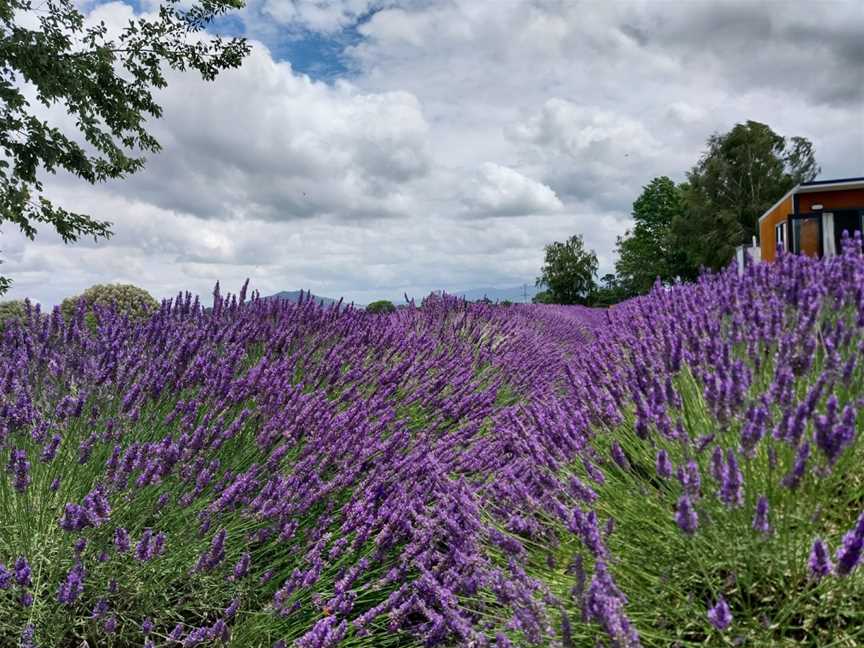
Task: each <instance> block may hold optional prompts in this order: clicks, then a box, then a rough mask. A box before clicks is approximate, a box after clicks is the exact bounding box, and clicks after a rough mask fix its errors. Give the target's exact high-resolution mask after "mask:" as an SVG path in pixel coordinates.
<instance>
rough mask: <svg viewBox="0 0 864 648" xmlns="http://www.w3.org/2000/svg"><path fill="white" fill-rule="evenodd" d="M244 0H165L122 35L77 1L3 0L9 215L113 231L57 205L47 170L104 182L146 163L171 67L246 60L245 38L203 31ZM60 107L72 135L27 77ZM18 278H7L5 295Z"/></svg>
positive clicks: (3, 192) (1, 129)
mask: <svg viewBox="0 0 864 648" xmlns="http://www.w3.org/2000/svg"><path fill="white" fill-rule="evenodd" d="M242 6H243V2H242V0H200V2H198V3H195V4H193V5H192V6H191V7H190V6H189V5H188V4H186V3H181V2H180V0H165V2H163V4H162V5H161V6H160V7H159V12H158V16H156V17H146V16H145V17H137V18H135V19H133V20H130V21H129V24H128V25H127V26H126V27H125V28H123V29H122V30H121V31H120V32H119V33H117V34H111V33H110V32H109V29H108V27H107V26H106V25H105V24H104V23H100V24H98V25H92V26H87V25H86V23H85V19H84V16H83V15H82V14H81V12H80V11H79V10H78V9H77V8H76V3H75V2H74V1H73V0H45V1H44V2H40V3H39V5H38V6H36V7H34V6H33V4H32V2H31V0H0V150H2V155H0V224H2V223H4V222H10V223H13V224H14V225H17V226H18V227H19V229H20V230H21V231H22V232H23V233H24V234H25V235H26V236H27V237H28V238H30V239H31V240H32V239H33V238H34V237H35V236H36V233H37V225H39V224H46V225H49V226H52V227H53V228H54V229H55V230H56V231H57V233H58V234H59V235H60V237H61V238H62V239H63V241H64V242H65V243H69V242H72V241H75V240H77V239H78V238H80V237H82V236H93V237H94V239H97V238H107V237H109V236H110V235H111V229H110V227H111V224H110V223H108V222H105V221H99V220H95V219H93V218H92V217H90V216H88V215H86V214H80V213H76V212H72V211H68V210H66V209H64V208H63V207H60V206H57V205H54V204H53V203H52V202H51V201H50V200H49V199H48V198H46V197H45V195H44V186H43V180H44V177H45V173H46V172H47V173H51V174H53V173H56V171H57V169H64V170H66V171H68V172H70V173H72V174H74V175H76V176H78V177H79V178H81V179H83V180H85V181H87V182H89V183H91V184H95V183H97V182H104V181H106V180H109V179H112V178H122V177H124V176H126V175H128V174H131V173H135V172H136V171H138V170H139V169H141V168H142V167H143V166H144V161H145V160H144V157H143V155H142V154H143V153H145V152H151V153H154V152H157V151H159V148H160V147H159V143H158V142H157V141H156V140H155V139H154V138H153V136H152V135H150V134H149V133H148V132H147V129H146V122H147V119H148V117H154V118H158V117H160V116H161V114H162V110H161V108H160V107H159V105H157V104H156V102H155V101H154V99H153V91H154V90H155V89H159V88H164V87H165V86H166V85H167V82H166V79H165V76H164V74H163V72H164V69H165V66H167V67H169V68H172V69H175V70H187V69H193V70H197V71H198V72H199V73H200V74H201V76H202V77H203V78H204V79H205V80H208V81H209V80H212V79H214V78H215V77H216V75H217V74H218V73H219V72H220V71H221V70H223V69H226V68H233V67H237V66H239V65H240V63H241V61H242V60H243V58H244V57H245V56H246V54H248V52H249V45H248V44H247V43H246V41H245V39H242V38H232V39H230V40H227V41H226V40H223V39H221V38H212V39H211V38H202V35H201V34H200V32H202V31H203V30H204V29H206V27H207V26H208V25H209V24H210V23H211V22H212V21H213V19H214V18H216V17H217V16H219V15H220V14H223V13H224V12H226V11H228V10H230V9H235V8H240V7H242ZM25 83H26V84H29V87H30V88H32V89H33V90H35V95H36V98H37V99H38V101H39V102H40V103H41V104H43V105H44V106H46V107H48V108H50V107H52V106H54V105H57V104H62V105H63V106H64V108H65V110H66V112H67V113H68V114H69V115H70V116H71V117H72V118H74V121H75V125H76V129H77V132H76V133H75V134H74V135H70V134H67V132H64V131H62V130H61V129H59V128H57V127H56V126H52V125H50V124H49V123H48V122H47V121H45V120H44V119H42V118H41V117H39V116H38V115H37V113H36V112H35V111H34V110H33V109H32V107H31V105H30V103H29V102H28V100H27V98H26V96H25V94H24V84H25ZM8 286H9V280H8V279H5V278H3V277H0V294H2V293H3V292H5V290H6V289H7V288H8Z"/></svg>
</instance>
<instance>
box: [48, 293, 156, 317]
mask: <svg viewBox="0 0 864 648" xmlns="http://www.w3.org/2000/svg"><path fill="white" fill-rule="evenodd" d="M81 300H83V301H84V304H85V309H86V315H85V317H86V318H87V321H88V324H95V321H96V320H95V317H96V312H95V309H94V307H103V308H111V309H113V310H115V311H117V312H118V313H121V314H123V315H125V316H127V317H132V318H144V317H148V316H150V315H152V314H153V312H154V311H156V309H158V308H159V302H157V301H156V300H155V299H153V297H152V295H150V293H148V292H147V291H146V290H144V289H143V288H138V287H137V286H133V285H131V284H99V285H96V286H91V287H90V288H88V289H87V290H85V291H84V292H83V293H82V294H81V295H76V296H75V297H68V298H66V299H64V300H63V303H62V304H61V305H60V310H61V312H62V313H63V317H64V319H66V320H69V319H71V318H73V317H74V316H75V313H76V309H77V308H78V302H79V301H81Z"/></svg>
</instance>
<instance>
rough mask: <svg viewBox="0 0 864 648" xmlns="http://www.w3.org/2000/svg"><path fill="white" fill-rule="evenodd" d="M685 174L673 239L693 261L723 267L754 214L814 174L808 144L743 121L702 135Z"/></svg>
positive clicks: (752, 229)
mask: <svg viewBox="0 0 864 648" xmlns="http://www.w3.org/2000/svg"><path fill="white" fill-rule="evenodd" d="M707 145H708V148H707V150H706V151H705V153H704V154H703V155H702V157H701V159H700V160H699V162H698V163H697V164H696V166H694V167H693V169H691V171H690V172H689V173H688V174H687V180H688V182H687V185H686V186H685V187H684V189H683V195H684V202H685V212H684V214H682V215H679V216H678V217H676V218H675V219H674V222H673V227H672V230H673V237H674V244H675V245H676V246H677V247H678V249H681V250H683V251H685V252H686V254H687V257H688V259H689V261H690V262H691V263H692V264H693V265H696V266H700V265H704V266H706V267H709V268H714V269H717V268H720V267H722V266H725V265H726V264H727V263H729V261H731V259H732V257H733V256H734V253H735V246H737V245H740V244H742V243H745V242H748V241H750V240H751V237H752V236H754V235H755V236H758V219H759V216H761V215H762V214H763V213H764V212H765V211H766V210H767V209H768V208H769V207H771V205H772V204H774V203H775V202H776V201H777V200H778V199H779V198H780V197H782V196H783V194H784V193H786V192H787V191H789V190H790V189H791V188H792V187H794V186H795V185H796V184H799V183H801V182H806V181H808V180H812V179H813V178H815V177H816V175H817V174H818V173H819V166H818V165H817V164H816V159H815V157H814V154H813V145H812V144H811V143H810V141H809V140H807V139H806V138H804V137H791V138H785V137H782V136H781V135H778V134H777V133H775V132H774V131H773V130H771V128H770V127H768V126H767V125H766V124H761V123H759V122H755V121H748V122H747V123H745V124H737V125H736V126H735V127H734V128H733V129H732V130H731V131H729V132H728V133H725V134H722V135H719V134H714V135H712V136H711V137H710V138H708V142H707Z"/></svg>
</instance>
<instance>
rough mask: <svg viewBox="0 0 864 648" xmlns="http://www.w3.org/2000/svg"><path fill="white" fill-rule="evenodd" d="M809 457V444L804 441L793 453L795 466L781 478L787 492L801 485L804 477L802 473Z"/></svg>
mask: <svg viewBox="0 0 864 648" xmlns="http://www.w3.org/2000/svg"><path fill="white" fill-rule="evenodd" d="M809 457H810V444H809V443H808V442H807V441H805V442H804V443H802V444H801V445H800V446H798V451H797V452H796V453H795V464H794V466H793V467H792V470H791V471H789V474H788V475H786V476H785V477H784V478H783V485H784V486H785V487H786V488H788V489H789V490H795V489H796V488H798V484H800V483H801V478H802V477H804V471H805V469H806V468H807V459H808V458H809Z"/></svg>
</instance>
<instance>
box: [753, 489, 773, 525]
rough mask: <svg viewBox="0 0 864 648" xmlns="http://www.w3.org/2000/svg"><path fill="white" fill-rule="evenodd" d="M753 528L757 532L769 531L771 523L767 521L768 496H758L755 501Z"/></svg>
mask: <svg viewBox="0 0 864 648" xmlns="http://www.w3.org/2000/svg"><path fill="white" fill-rule="evenodd" d="M753 529H754V530H755V531H758V532H759V533H764V534H766V535H767V534H769V533H771V525H770V524H769V523H768V498H767V497H765V496H764V495H760V496H759V500H758V501H757V502H756V514H755V515H754V516H753Z"/></svg>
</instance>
